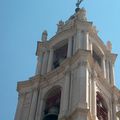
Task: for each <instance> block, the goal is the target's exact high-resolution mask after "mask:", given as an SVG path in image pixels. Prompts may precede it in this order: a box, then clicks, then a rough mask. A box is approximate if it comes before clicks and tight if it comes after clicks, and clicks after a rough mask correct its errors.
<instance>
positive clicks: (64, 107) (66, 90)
mask: <svg viewBox="0 0 120 120" xmlns="http://www.w3.org/2000/svg"><path fill="white" fill-rule="evenodd" d="M70 80H71V78H70V71H66V72H65V81H64V86H63V90H62V96H61V98H62V101H61V109H60V115H59V118H61V117H65V116H66V115H67V114H68V112H69V101H70Z"/></svg>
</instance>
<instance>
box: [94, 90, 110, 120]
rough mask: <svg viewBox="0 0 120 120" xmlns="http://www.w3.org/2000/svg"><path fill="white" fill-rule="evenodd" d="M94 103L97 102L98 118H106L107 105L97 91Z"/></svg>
mask: <svg viewBox="0 0 120 120" xmlns="http://www.w3.org/2000/svg"><path fill="white" fill-rule="evenodd" d="M96 103H97V106H96V107H97V117H98V120H108V110H107V105H106V102H105V100H104V99H103V97H102V96H101V95H100V93H99V92H97V98H96Z"/></svg>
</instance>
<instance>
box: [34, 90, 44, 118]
mask: <svg viewBox="0 0 120 120" xmlns="http://www.w3.org/2000/svg"><path fill="white" fill-rule="evenodd" d="M41 94H42V93H41V89H40V88H39V95H38V96H39V97H38V104H37V111H36V117H35V120H41V119H40V118H41V113H42V111H41V108H42V106H43V104H42V103H41V101H42V99H41V97H42V96H41Z"/></svg>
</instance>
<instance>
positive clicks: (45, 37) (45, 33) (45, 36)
mask: <svg viewBox="0 0 120 120" xmlns="http://www.w3.org/2000/svg"><path fill="white" fill-rule="evenodd" d="M47 36H48V34H47V31H46V30H45V31H43V33H42V42H46V41H47Z"/></svg>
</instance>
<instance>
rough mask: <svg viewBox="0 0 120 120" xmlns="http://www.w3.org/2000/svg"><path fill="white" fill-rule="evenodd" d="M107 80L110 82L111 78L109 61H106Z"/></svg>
mask: <svg viewBox="0 0 120 120" xmlns="http://www.w3.org/2000/svg"><path fill="white" fill-rule="evenodd" d="M106 78H107V80H108V82H109V80H110V78H109V61H108V60H106Z"/></svg>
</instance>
